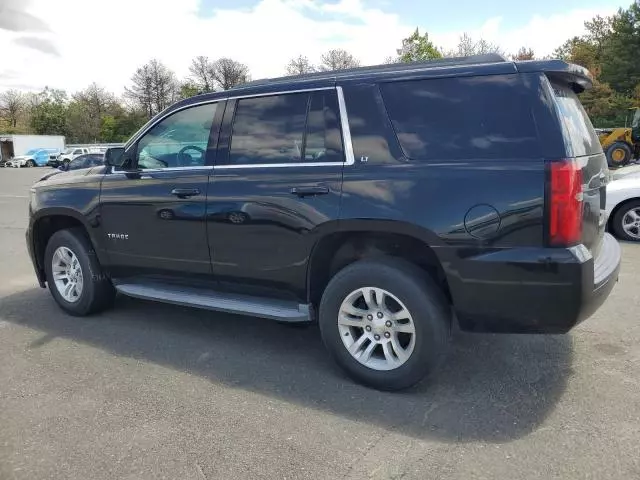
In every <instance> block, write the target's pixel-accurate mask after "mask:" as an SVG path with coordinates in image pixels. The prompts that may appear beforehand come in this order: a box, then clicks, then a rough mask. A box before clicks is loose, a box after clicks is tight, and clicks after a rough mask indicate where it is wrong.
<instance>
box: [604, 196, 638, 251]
mask: <svg viewBox="0 0 640 480" xmlns="http://www.w3.org/2000/svg"><path fill="white" fill-rule="evenodd" d="M634 209H640V199H637V200H631V201H629V202H627V203H625V204H623V205H622V206H621V207H620V208H618V210H617V211H616V213H615V214H614V215H613V218H612V219H611V229H612V230H613V233H614V234H615V236H616V237H618V238H619V239H621V240H628V241H630V242H640V238H635V237H632V236H631V235H629V234H628V233H627V232H625V230H624V227H623V226H622V225H623V220H624V217H625V215H626V214H627V213H628V212H629V211H631V210H634ZM638 228H639V229H640V227H638ZM638 233H639V234H640V230H638Z"/></svg>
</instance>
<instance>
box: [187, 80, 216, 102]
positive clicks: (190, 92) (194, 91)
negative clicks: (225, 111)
mask: <svg viewBox="0 0 640 480" xmlns="http://www.w3.org/2000/svg"><path fill="white" fill-rule="evenodd" d="M208 91H210V90H201V89H200V88H199V87H198V85H196V84H195V83H193V82H192V81H189V80H187V81H186V82H184V83H182V84H180V98H190V97H195V96H196V95H200V94H201V93H205V92H208Z"/></svg>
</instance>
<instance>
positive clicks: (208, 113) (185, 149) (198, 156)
mask: <svg viewBox="0 0 640 480" xmlns="http://www.w3.org/2000/svg"><path fill="white" fill-rule="evenodd" d="M216 105H217V104H215V103H210V104H206V105H200V106H197V107H191V108H188V109H186V110H181V111H179V112H177V113H174V114H173V115H171V116H170V117H167V118H165V119H164V120H162V121H161V122H160V123H158V124H157V125H155V126H154V127H153V128H151V130H149V131H148V132H147V133H145V134H144V136H143V137H142V138H140V140H139V142H138V148H137V151H138V156H137V165H138V167H139V168H143V169H150V168H167V167H189V166H201V165H204V164H205V161H206V151H207V144H208V142H209V133H210V131H211V125H212V123H213V117H214V115H215V111H216Z"/></svg>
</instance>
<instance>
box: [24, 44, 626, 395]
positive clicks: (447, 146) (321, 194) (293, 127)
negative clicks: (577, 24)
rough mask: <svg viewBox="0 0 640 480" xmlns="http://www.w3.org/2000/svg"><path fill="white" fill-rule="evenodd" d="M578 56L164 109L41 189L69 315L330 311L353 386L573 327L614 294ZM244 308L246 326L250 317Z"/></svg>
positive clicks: (451, 63) (613, 250) (43, 247)
mask: <svg viewBox="0 0 640 480" xmlns="http://www.w3.org/2000/svg"><path fill="white" fill-rule="evenodd" d="M590 86H591V81H590V77H589V75H588V73H587V71H586V70H584V69H582V68H580V67H577V66H575V65H570V64H567V63H565V62H562V61H559V60H551V61H528V62H515V63H514V62H510V61H506V60H505V59H504V58H502V57H500V56H496V55H489V56H481V57H467V58H459V59H447V60H439V61H433V62H428V63H413V64H399V65H386V66H379V67H366V68H358V69H353V70H346V71H340V72H324V73H317V74H310V75H303V76H298V77H287V78H281V79H272V80H266V81H260V82H254V83H252V84H247V85H245V86H242V87H239V88H234V89H232V90H228V91H224V92H218V93H212V94H206V95H201V96H197V97H194V98H190V99H187V100H184V101H181V102H178V103H176V104H175V105H173V106H171V107H169V108H168V109H166V110H165V111H163V112H162V113H160V114H158V115H157V116H156V117H155V118H153V119H152V120H151V121H150V122H149V123H148V124H147V125H145V126H144V127H143V128H142V129H141V130H140V131H139V132H138V133H136V134H135V135H134V136H133V137H132V138H131V139H130V140H129V142H128V143H127V144H126V145H125V147H124V148H120V149H110V150H108V151H107V153H106V155H105V158H106V165H104V166H99V167H94V168H92V169H85V170H79V171H74V172H66V173H61V174H59V175H55V176H53V177H51V178H49V179H48V180H44V181H41V182H38V183H36V184H35V185H34V186H33V188H32V189H31V201H30V207H29V214H30V222H29V228H28V231H27V245H28V249H29V252H30V255H31V258H32V260H33V264H34V266H35V271H36V274H37V276H38V280H39V282H40V285H41V286H42V287H44V286H45V284H48V285H49V289H50V291H51V294H52V295H53V297H54V299H55V300H56V302H57V303H58V304H59V305H60V306H61V307H62V308H63V309H64V310H66V311H67V312H69V313H70V314H73V315H87V314H90V313H93V312H96V311H98V310H101V309H104V308H106V307H108V306H109V305H111V303H112V301H113V299H114V296H115V293H116V292H120V293H122V294H125V295H129V296H133V297H138V298H144V299H152V300H157V301H161V302H169V303H175V304H180V305H190V306H194V307H199V308H205V309H211V310H217V311H223V312H232V313H241V314H248V315H253V316H257V317H264V318H268V319H273V320H277V321H280V322H318V323H319V327H320V333H321V335H322V339H323V341H324V343H325V344H326V347H327V349H328V350H329V352H330V353H331V354H332V356H333V357H334V358H335V359H336V360H337V362H338V363H339V364H340V365H341V366H342V367H343V368H344V369H345V370H346V371H347V372H348V373H349V374H350V375H351V376H352V377H354V378H355V379H357V380H358V381H360V382H363V383H365V384H367V385H370V386H373V387H376V388H380V389H388V390H392V389H400V388H404V387H407V386H409V385H412V384H414V383H416V382H417V381H418V380H420V379H421V378H423V377H424V376H425V375H426V374H427V373H429V372H430V371H432V370H433V369H434V368H435V367H436V366H437V365H438V363H439V362H440V360H441V359H442V358H443V353H444V352H445V350H446V346H447V344H448V342H449V337H450V331H451V326H452V323H453V321H454V320H455V321H457V322H458V323H459V325H460V327H461V328H462V329H463V330H467V331H478V332H511V333H516V332H520V333H564V332H567V331H569V330H570V329H571V328H572V327H573V326H575V325H576V324H577V323H579V322H580V321H582V320H584V319H585V318H587V317H589V316H590V315H591V314H592V313H593V312H594V311H595V310H596V309H597V308H598V307H599V306H600V305H601V304H602V303H603V302H604V300H605V299H606V297H607V296H608V295H609V293H610V291H611V289H612V288H613V286H614V284H615V282H616V280H617V278H618V270H619V266H620V247H619V245H618V243H617V242H616V241H615V240H614V239H613V238H612V237H611V236H610V235H609V234H607V233H605V225H606V218H605V217H606V216H605V214H604V208H605V200H606V188H605V185H606V183H607V180H608V175H609V174H608V169H607V163H606V160H605V156H604V154H603V152H602V149H601V147H600V143H599V142H598V137H597V136H596V134H595V132H594V130H593V127H592V125H591V123H590V121H589V118H588V117H587V115H586V113H585V112H584V110H583V108H582V106H581V104H580V101H579V100H578V98H577V97H576V93H577V92H581V91H583V90H584V89H585V88H589V87H590ZM238 321H242V320H241V319H238Z"/></svg>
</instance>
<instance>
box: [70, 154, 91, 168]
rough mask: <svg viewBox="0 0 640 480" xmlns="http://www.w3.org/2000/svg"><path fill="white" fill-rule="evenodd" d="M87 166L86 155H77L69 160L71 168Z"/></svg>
mask: <svg viewBox="0 0 640 480" xmlns="http://www.w3.org/2000/svg"><path fill="white" fill-rule="evenodd" d="M87 166H88V165H87V157H86V156H84V155H81V156H79V157H76V158H74V159H73V160H71V162H69V170H78V169H80V168H86V167H87Z"/></svg>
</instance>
